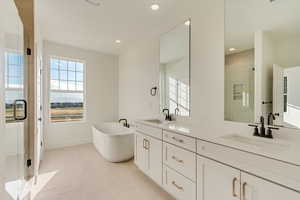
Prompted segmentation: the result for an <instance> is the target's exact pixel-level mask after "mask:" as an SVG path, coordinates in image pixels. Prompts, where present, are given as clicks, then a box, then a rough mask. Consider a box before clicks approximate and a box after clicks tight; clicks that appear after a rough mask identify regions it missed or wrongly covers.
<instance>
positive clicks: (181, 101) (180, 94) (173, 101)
mask: <svg viewBox="0 0 300 200" xmlns="http://www.w3.org/2000/svg"><path fill="white" fill-rule="evenodd" d="M189 96H190V87H189V86H188V85H187V84H185V83H183V82H182V81H179V80H176V79H174V78H172V77H169V109H170V110H175V109H176V108H179V110H180V114H181V115H183V116H188V115H189V112H190V110H189V107H190V99H189Z"/></svg>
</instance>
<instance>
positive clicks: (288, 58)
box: [275, 36, 300, 67]
mask: <svg viewBox="0 0 300 200" xmlns="http://www.w3.org/2000/svg"><path fill="white" fill-rule="evenodd" d="M275 47H276V51H275V55H276V62H277V63H276V64H279V65H281V66H282V67H294V66H299V65H300V56H299V52H300V37H299V36H295V37H288V38H285V39H282V40H279V41H276V42H275Z"/></svg>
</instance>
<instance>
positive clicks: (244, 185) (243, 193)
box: [242, 182, 247, 200]
mask: <svg viewBox="0 0 300 200" xmlns="http://www.w3.org/2000/svg"><path fill="white" fill-rule="evenodd" d="M246 186H247V183H246V182H245V183H243V187H242V195H243V199H242V200H246Z"/></svg>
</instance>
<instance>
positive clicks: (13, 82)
mask: <svg viewBox="0 0 300 200" xmlns="http://www.w3.org/2000/svg"><path fill="white" fill-rule="evenodd" d="M23 79H24V67H23V55H22V54H20V53H17V52H13V51H7V52H5V108H6V122H7V123H11V122H16V121H15V120H14V117H13V104H14V101H15V100H17V99H23V98H24V92H23V85H24V83H23ZM22 110H23V108H22V107H17V115H18V113H19V112H20V113H21V112H22Z"/></svg>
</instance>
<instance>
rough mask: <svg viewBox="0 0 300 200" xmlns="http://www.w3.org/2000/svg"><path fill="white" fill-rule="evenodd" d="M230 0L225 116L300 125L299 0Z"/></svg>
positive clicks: (235, 119) (227, 24) (227, 7)
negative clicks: (261, 118)
mask: <svg viewBox="0 0 300 200" xmlns="http://www.w3.org/2000/svg"><path fill="white" fill-rule="evenodd" d="M225 2H226V4H225V7H226V10H225V13H226V15H225V27H226V28H225V120H230V121H237V122H249V123H253V122H258V121H259V118H260V116H264V117H265V118H266V121H268V123H269V124H270V125H277V126H285V127H290V128H300V90H299V88H300V56H299V52H300V26H299V23H300V1H299V0H251V1H240V0H226V1H225ZM268 118H269V120H268ZM273 118H275V120H274V119H273Z"/></svg>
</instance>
